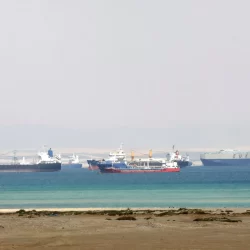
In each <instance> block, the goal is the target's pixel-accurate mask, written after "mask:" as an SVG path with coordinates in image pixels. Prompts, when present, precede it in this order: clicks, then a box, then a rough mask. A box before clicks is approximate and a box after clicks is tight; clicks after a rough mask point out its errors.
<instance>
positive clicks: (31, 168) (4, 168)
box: [0, 163, 61, 172]
mask: <svg viewBox="0 0 250 250" xmlns="http://www.w3.org/2000/svg"><path fill="white" fill-rule="evenodd" d="M60 170H61V163H47V164H46V163H41V164H29V165H28V164H27V165H8V164H6V165H0V172H55V171H60Z"/></svg>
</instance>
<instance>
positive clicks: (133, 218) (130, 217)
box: [117, 216, 136, 220]
mask: <svg viewBox="0 0 250 250" xmlns="http://www.w3.org/2000/svg"><path fill="white" fill-rule="evenodd" d="M117 220H136V218H135V217H133V216H121V217H118V218H117Z"/></svg>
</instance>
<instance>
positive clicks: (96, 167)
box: [87, 160, 99, 170]
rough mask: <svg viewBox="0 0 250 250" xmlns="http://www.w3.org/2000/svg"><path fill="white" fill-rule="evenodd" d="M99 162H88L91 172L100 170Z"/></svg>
mask: <svg viewBox="0 0 250 250" xmlns="http://www.w3.org/2000/svg"><path fill="white" fill-rule="evenodd" d="M98 162H99V161H97V160H87V163H88V165H89V170H99V167H98V165H97V164H98Z"/></svg>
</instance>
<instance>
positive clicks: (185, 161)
mask: <svg viewBox="0 0 250 250" xmlns="http://www.w3.org/2000/svg"><path fill="white" fill-rule="evenodd" d="M167 158H168V159H169V161H175V162H177V164H178V166H179V167H181V168H182V167H187V166H190V165H192V162H191V161H190V159H189V156H188V155H186V156H182V155H180V152H179V151H178V150H176V151H174V152H172V153H168V154H167Z"/></svg>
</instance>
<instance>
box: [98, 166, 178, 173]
mask: <svg viewBox="0 0 250 250" xmlns="http://www.w3.org/2000/svg"><path fill="white" fill-rule="evenodd" d="M100 171H101V173H117V174H130V173H170V172H180V168H161V169H130V168H126V169H122V168H109V167H107V168H100Z"/></svg>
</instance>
